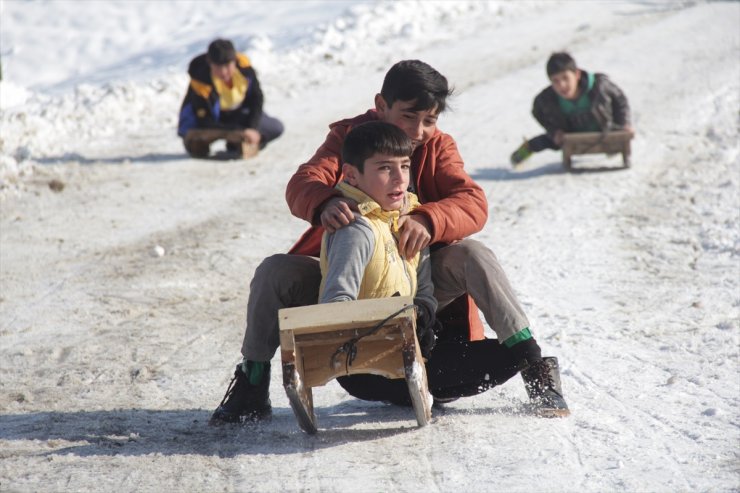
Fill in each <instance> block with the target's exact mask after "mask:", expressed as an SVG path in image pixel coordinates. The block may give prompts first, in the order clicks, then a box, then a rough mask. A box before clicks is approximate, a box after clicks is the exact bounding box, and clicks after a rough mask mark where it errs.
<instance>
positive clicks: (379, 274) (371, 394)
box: [319, 121, 569, 416]
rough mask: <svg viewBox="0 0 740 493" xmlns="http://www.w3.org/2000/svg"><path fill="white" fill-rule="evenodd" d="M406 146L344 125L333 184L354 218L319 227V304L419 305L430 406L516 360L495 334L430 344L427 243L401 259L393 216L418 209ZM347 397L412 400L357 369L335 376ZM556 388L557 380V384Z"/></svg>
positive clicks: (390, 132) (503, 377)
mask: <svg viewBox="0 0 740 493" xmlns="http://www.w3.org/2000/svg"><path fill="white" fill-rule="evenodd" d="M413 149H414V147H413V143H412V141H411V139H410V138H409V137H408V136H407V135H406V133H405V132H404V131H403V130H401V129H400V128H399V127H397V126H396V125H393V124H390V123H386V122H382V121H371V122H367V123H363V124H360V125H358V126H355V127H354V128H352V130H350V132H349V133H348V134H347V136H346V137H345V140H344V144H343V146H342V163H343V164H342V175H343V179H342V181H341V182H340V183H339V184H338V185H337V187H336V188H337V189H338V190H339V191H340V192H341V193H342V195H343V196H344V197H346V198H349V199H352V200H353V201H355V202H357V204H358V205H357V209H358V212H356V213H355V215H356V219H355V221H353V222H351V223H350V224H348V225H346V226H344V227H343V228H340V229H337V230H335V231H333V232H331V233H330V232H326V231H325V232H324V235H323V237H322V242H321V258H320V267H321V276H322V280H321V286H320V289H319V303H329V302H335V301H348V300H356V299H363V298H384V297H390V296H395V295H401V296H413V297H414V304H415V305H416V306H417V307H418V308H419V313H418V315H417V327H416V331H417V336H418V339H419V345H420V348H421V353H422V355H423V356H424V358H425V360H426V368H427V376H428V380H429V390H430V392H431V393H432V395H433V396H434V401H435V404H437V405H439V404H442V403H445V402H450V401H452V400H455V399H457V398H459V397H466V396H473V395H477V394H480V393H481V392H484V391H486V390H488V389H490V388H491V387H494V386H496V385H500V384H502V383H504V382H505V381H507V380H508V379H510V378H511V377H513V376H514V375H516V374H517V373H518V372H519V371H520V370H521V369H522V368H521V366H520V364H519V363H520V362H519V361H517V360H516V358H515V357H514V356H513V355H512V354H511V352H510V351H508V350H507V349H505V346H504V345H503V344H500V343H499V341H498V340H496V339H483V340H477V341H460V340H444V341H439V343H437V341H436V335H435V330H436V329H437V328H440V329H441V326H440V325H439V324H438V323H437V322H436V317H435V312H436V310H437V300H436V298H435V297H434V285H433V284H432V279H431V260H430V254H429V248H425V249H423V250H422V251H421V252H419V253H417V254H416V255H414V256H413V257H412V258H404V257H403V255H402V254H401V253H400V251H399V248H398V241H399V236H398V235H399V228H398V219H399V218H400V217H401V216H402V215H404V214H408V213H409V212H410V211H412V210H413V209H414V208H416V207H418V206H419V205H420V204H419V201H418V199H417V197H416V195H415V194H413V193H411V192H408V191H407V190H408V186H409V180H410V169H411V159H410V157H411V154H412V152H413ZM337 381H338V382H339V384H340V385H341V386H342V387H343V388H344V389H345V390H346V391H347V392H349V393H350V394H351V395H353V396H355V397H357V398H360V399H364V400H371V401H386V402H390V403H393V404H397V405H411V399H410V396H409V393H408V387H407V385H406V382H405V381H404V380H403V379H395V380H391V379H388V378H385V377H381V376H378V375H370V374H358V375H350V376H343V377H339V378H337ZM553 385H557V388H559V387H560V382H559V381H558V382H557V383H556V384H555V383H553ZM548 399H549V400H548V401H547V404H548V406H547V408H548V409H547V410H548V414H549V415H557V416H565V415H567V414H568V413H569V411H568V407H567V405H566V404H565V401H564V400H563V399H562V396H561V395H559V394H552V395H551V396H548Z"/></svg>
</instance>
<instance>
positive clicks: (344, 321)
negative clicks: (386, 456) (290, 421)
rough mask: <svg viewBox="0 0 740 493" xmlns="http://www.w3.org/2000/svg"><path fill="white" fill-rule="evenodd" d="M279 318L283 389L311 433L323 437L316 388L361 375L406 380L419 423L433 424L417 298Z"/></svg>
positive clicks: (319, 308)
mask: <svg viewBox="0 0 740 493" xmlns="http://www.w3.org/2000/svg"><path fill="white" fill-rule="evenodd" d="M391 315H392V316H391ZM278 317H279V319H280V346H281V354H282V362H283V386H284V387H285V392H286V393H287V395H288V400H289V401H290V406H291V407H292V408H293V412H294V413H295V415H296V418H297V419H298V424H299V425H300V427H301V428H302V429H303V430H304V431H305V432H306V433H309V434H314V433H316V431H317V427H316V415H315V414H314V405H313V392H312V390H313V387H319V386H322V385H325V384H326V383H327V382H329V381H331V380H332V379H334V378H336V377H338V376H342V375H353V374H357V373H372V374H375V375H382V376H384V377H387V378H405V379H406V382H407V384H408V387H409V394H410V395H411V401H412V404H413V408H414V413H415V415H416V422H417V423H418V425H419V426H425V425H426V424H427V423H429V421H430V420H431V417H432V412H431V409H432V396H431V394H430V393H429V390H428V384H427V375H426V369H425V367H424V361H423V360H422V357H421V352H420V350H419V344H418V341H417V339H416V309H415V308H414V305H413V299H412V298H411V297H393V298H380V299H371V300H359V301H345V302H341V303H328V304H322V305H312V306H305V307H299V308H284V309H282V310H280V311H279V313H278ZM353 348H354V349H353Z"/></svg>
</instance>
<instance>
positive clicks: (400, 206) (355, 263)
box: [319, 121, 437, 357]
mask: <svg viewBox="0 0 740 493" xmlns="http://www.w3.org/2000/svg"><path fill="white" fill-rule="evenodd" d="M412 152H413V144H412V143H411V139H409V138H408V137H407V136H406V134H405V133H404V132H403V130H401V129H400V128H398V127H397V126H395V125H392V124H389V123H384V122H380V121H375V122H368V123H364V124H362V125H359V126H357V127H355V128H354V129H353V130H352V131H351V132H350V133H349V134H347V138H346V140H345V141H344V145H343V147H342V161H343V165H342V174H343V175H344V179H343V181H341V182H340V183H339V184H338V185H337V189H338V190H339V191H340V192H342V194H343V195H344V196H345V197H347V198H350V199H352V200H354V201H356V202H357V204H358V211H359V212H358V213H357V214H356V215H357V220H356V221H354V222H353V223H351V224H350V225H348V226H346V227H344V228H341V229H338V230H336V231H334V232H333V233H328V232H325V233H324V236H323V238H322V242H321V259H320V266H321V276H322V280H321V287H320V289H319V303H329V302H334V301H348V300H357V299H367V298H387V297H391V296H413V297H414V303H415V304H416V305H417V307H419V320H418V322H419V323H418V327H417V334H418V336H419V341H420V345H421V348H422V353H423V354H424V355H425V356H427V357H428V356H429V352H430V351H431V349H432V346H433V344H434V334H433V331H432V326H433V322H434V320H435V318H434V313H435V311H436V310H437V300H436V299H435V298H434V286H433V285H432V278H431V264H430V261H429V249H424V250H423V251H421V252H419V253H417V254H416V255H415V256H414V257H412V258H408V259H407V258H403V257H402V256H401V254H400V253H399V250H398V235H399V228H398V219H399V218H400V217H401V215H403V214H407V213H408V212H410V211H411V210H413V209H415V208H416V207H418V206H419V201H418V199H417V197H416V195H414V194H413V193H411V192H408V191H407V190H408V187H409V180H410V169H411V153H412Z"/></svg>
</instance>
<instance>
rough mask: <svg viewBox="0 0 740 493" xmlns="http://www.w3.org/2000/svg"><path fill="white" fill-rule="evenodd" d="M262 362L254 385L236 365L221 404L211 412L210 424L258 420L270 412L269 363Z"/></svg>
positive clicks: (267, 415) (239, 366) (240, 366)
mask: <svg viewBox="0 0 740 493" xmlns="http://www.w3.org/2000/svg"><path fill="white" fill-rule="evenodd" d="M263 364H264V365H265V366H264V371H263V373H262V378H261V379H260V381H259V383H257V384H256V385H253V384H251V383H250V382H249V377H248V376H247V375H246V374H245V373H244V372H243V371H242V365H236V371H235V372H234V378H232V379H231V382H230V383H229V388H228V389H226V394H225V395H224V398H223V399H222V400H221V404H220V405H219V406H218V408H217V409H216V410H215V411H214V412H213V416H211V420H210V421H209V424H210V425H220V424H223V423H241V422H243V421H259V420H262V419H265V418H267V417H269V416H270V415H271V414H272V405H271V403H270V363H269V362H268V363H263Z"/></svg>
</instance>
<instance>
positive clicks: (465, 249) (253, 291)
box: [242, 239, 529, 361]
mask: <svg viewBox="0 0 740 493" xmlns="http://www.w3.org/2000/svg"><path fill="white" fill-rule="evenodd" d="M431 257H432V281H433V282H434V297H435V298H436V299H437V302H438V303H439V307H438V310H441V309H443V308H444V307H446V306H447V305H449V304H450V303H451V302H452V301H454V300H455V299H456V298H458V297H460V296H461V295H463V294H464V293H468V294H470V296H471V297H472V298H473V300H474V301H475V304H476V305H478V308H480V309H481V311H482V312H483V316H484V317H485V319H486V322H488V325H489V326H490V327H491V328H492V329H493V330H494V332H495V333H496V336H497V337H498V339H499V341H501V342H503V341H505V340H506V339H508V338H509V337H511V336H512V335H514V334H515V333H517V332H519V331H520V330H522V329H523V328H525V327H529V321H528V320H527V317H526V315H525V314H524V311H523V310H522V307H521V306H520V305H519V302H518V301H517V298H516V295H515V294H514V291H513V290H512V288H511V285H510V284H509V280H508V279H507V278H506V274H505V273H504V270H503V269H502V268H501V265H500V264H499V263H498V259H497V258H496V256H495V255H494V254H493V252H492V251H491V250H490V249H489V248H488V247H486V246H485V245H484V244H482V243H481V242H479V241H476V240H470V239H466V240H462V241H460V242H458V243H454V244H452V245H448V246H446V247H444V248H440V249H438V250H435V251H434V252H433V253H432V256H431ZM320 284H321V270H320V268H319V260H318V259H317V258H315V257H307V256H304V255H288V254H277V255H273V256H271V257H268V258H266V259H265V260H263V261H262V263H261V264H260V265H259V267H257V270H256V271H255V273H254V277H253V278H252V283H251V284H250V291H249V301H248V303H247V327H246V331H245V333H244V343H243V344H242V356H244V358H246V359H249V360H252V361H270V360H271V359H272V357H273V356H274V355H275V351H276V350H277V348H278V346H280V335H279V327H278V310H280V309H281V308H289V307H295V306H306V305H314V304H316V303H317V302H318V299H319V285H320Z"/></svg>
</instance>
